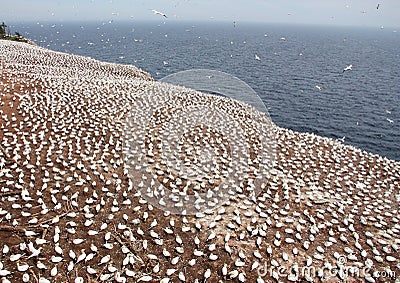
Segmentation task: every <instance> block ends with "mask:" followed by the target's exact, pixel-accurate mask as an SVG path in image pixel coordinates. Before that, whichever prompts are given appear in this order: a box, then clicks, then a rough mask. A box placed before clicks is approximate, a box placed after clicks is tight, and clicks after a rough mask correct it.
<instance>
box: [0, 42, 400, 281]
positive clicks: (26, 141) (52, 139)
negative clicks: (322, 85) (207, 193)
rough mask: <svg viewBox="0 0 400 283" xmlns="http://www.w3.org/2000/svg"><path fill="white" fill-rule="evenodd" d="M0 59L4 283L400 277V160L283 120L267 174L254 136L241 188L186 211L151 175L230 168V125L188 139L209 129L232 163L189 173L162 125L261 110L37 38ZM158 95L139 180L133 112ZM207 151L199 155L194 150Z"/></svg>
mask: <svg viewBox="0 0 400 283" xmlns="http://www.w3.org/2000/svg"><path fill="white" fill-rule="evenodd" d="M0 66H1V69H0V114H1V120H0V127H1V128H0V146H1V147H0V189H1V190H0V278H1V280H2V281H1V282H40V283H45V282H164V283H165V282H400V281H399V280H400V279H399V278H400V256H399V254H400V251H399V246H400V211H399V202H400V190H399V188H400V163H399V162H395V161H392V160H388V159H386V158H383V157H380V156H377V155H373V154H370V153H367V152H364V151H362V150H360V149H358V148H355V147H352V146H347V145H343V144H342V143H340V142H339V141H335V140H332V139H328V138H322V137H319V136H316V135H314V134H309V133H297V132H293V131H290V130H287V129H283V128H280V127H278V126H276V125H272V127H271V128H270V131H271V136H272V137H271V138H273V139H274V140H275V144H276V157H275V161H274V164H273V168H271V170H269V173H268V174H266V175H265V176H262V178H257V175H258V174H259V170H256V169H257V168H256V167H257V166H256V165H257V161H256V160H257V158H258V155H260V154H262V153H261V152H260V151H259V150H256V149H254V150H252V151H251V154H250V155H251V160H253V163H254V164H255V165H254V164H253V165H252V166H254V168H256V169H255V170H254V171H253V172H252V173H246V172H242V173H243V176H237V178H238V179H239V181H238V182H239V183H240V186H236V187H235V188H234V189H233V188H227V189H228V197H227V200H226V202H224V203H223V204H222V205H220V206H218V207H217V208H216V209H211V208H210V207H208V208H207V209H206V210H204V211H202V212H199V213H195V214H190V213H188V214H186V215H185V213H183V211H180V213H173V212H169V211H168V209H162V207H160V206H157V205H153V203H152V202H151V201H149V198H148V197H147V198H146V197H144V195H143V194H146V192H150V191H151V190H152V187H151V186H152V184H151V180H150V179H146V178H147V177H149V178H153V179H152V180H154V178H155V179H156V180H158V181H160V182H161V183H164V184H165V186H166V188H168V189H170V190H174V189H175V190H181V189H186V190H188V191H191V194H192V195H196V192H195V191H196V190H200V191H201V190H207V186H211V185H212V186H214V187H215V186H217V185H218V184H219V182H221V180H223V179H224V178H225V175H224V174H225V173H226V172H228V171H229V170H228V169H229V166H228V167H224V166H225V165H226V164H229V154H230V149H229V147H226V146H224V145H225V144H227V143H229V142H230V141H229V140H228V138H231V137H229V136H228V138H227V137H226V136H224V135H221V134H220V133H218V132H215V131H214V132H213V131H212V129H209V128H208V127H205V126H203V127H198V128H196V129H195V130H193V131H192V132H191V133H189V134H190V135H189V136H188V139H186V140H182V141H180V142H181V147H183V148H185V150H188V151H190V146H192V147H195V146H196V143H195V142H194V141H199V140H200V141H203V148H202V150H201V151H200V153H205V152H209V153H210V154H211V153H212V154H214V155H215V156H217V157H218V158H217V159H218V160H217V161H216V162H215V164H213V165H214V166H215V167H216V168H217V169H218V168H219V167H220V168H219V169H220V170H219V171H218V170H217V171H218V172H222V173H221V174H220V175H218V174H219V173H218V172H214V171H213V170H212V169H213V168H211V169H210V170H208V171H207V170H206V169H204V168H203V169H204V170H202V174H203V175H202V176H201V178H198V179H199V180H195V181H193V182H192V183H191V184H192V186H190V185H189V182H188V180H187V179H190V176H186V179H185V178H184V177H182V178H180V177H177V176H178V175H177V173H176V172H175V173H174V174H173V172H171V171H169V169H168V168H167V167H168V164H166V163H165V162H163V156H162V153H160V147H159V146H158V145H160V144H161V145H162V144H163V140H162V137H163V135H161V134H158V133H159V132H160V131H159V128H157V127H159V126H160V124H163V123H164V124H165V123H168V121H170V118H171V117H173V115H174V114H175V113H176V105H178V104H179V105H181V106H182V105H183V106H185V105H186V106H187V107H189V106H190V105H192V104H193V103H197V105H206V106H207V107H211V108H212V107H215V108H218V109H225V110H226V113H232V115H236V119H237V120H236V121H237V122H238V124H239V125H240V127H241V129H242V131H244V132H246V131H247V132H248V133H254V134H256V132H254V129H249V128H247V127H251V124H252V123H251V119H254V117H256V118H257V114H255V113H256V110H254V109H253V108H251V107H250V106H247V105H245V104H243V103H240V102H235V101H233V100H230V99H228V98H223V97H216V96H211V95H206V94H201V93H198V92H195V91H193V90H189V89H186V88H183V87H178V86H173V85H169V84H166V83H160V82H156V81H154V80H152V78H151V77H150V76H149V75H148V74H147V73H145V72H143V71H141V70H139V69H137V68H135V67H133V66H126V65H117V64H111V63H102V62H99V61H96V60H94V59H91V58H86V57H80V56H75V55H69V54H63V53H58V52H53V51H50V50H46V49H43V48H41V47H38V46H35V45H30V44H25V43H17V42H7V41H0ZM157 101H160V102H162V103H159V104H160V105H162V108H159V109H155V110H154V113H153V116H154V117H157V119H158V120H155V122H154V123H153V124H154V128H152V129H151V128H150V129H148V131H147V132H146V131H144V130H143V129H140V124H137V125H134V124H135V123H133V124H132V127H135V128H134V129H135V130H137V131H133V132H132V133H131V134H132V135H136V134H137V135H143V136H145V141H144V142H143V143H142V144H139V145H137V146H136V147H134V148H132V150H133V151H135V149H136V150H140V149H143V148H145V149H146V150H147V151H146V152H147V155H148V156H150V157H151V160H152V161H151V162H148V164H147V166H148V167H147V168H150V169H149V170H147V171H146V172H147V173H148V175H149V176H145V177H146V178H144V177H143V176H144V174H143V176H142V177H143V178H144V179H146V180H147V181H146V182H137V181H136V179H135V177H137V176H134V175H135V171H134V170H133V171H132V170H130V169H132V168H133V167H134V168H136V169H137V168H138V167H140V160H141V158H144V157H143V155H140V154H131V155H129V158H128V161H129V162H126V160H127V159H126V156H127V155H126V153H125V152H124V150H125V148H126V144H127V143H128V144H129V141H131V137H128V138H126V135H127V131H126V122H125V121H126V119H127V117H128V116H129V115H130V113H132V112H135V111H137V110H138V107H139V108H141V109H151V104H152V103H155V102H157ZM135 108H136V109H135ZM211 108H210V109H211ZM160 109H161V110H162V111H159V110H160ZM181 110H182V108H181ZM135 117H136V116H133V118H132V116H131V119H135ZM173 121H174V123H178V124H177V126H178V128H179V126H180V125H179V123H181V122H182V123H183V122H184V121H181V120H180V119H175V120H173ZM249 121H250V122H249ZM133 122H134V121H133ZM258 123H262V120H260V119H259V121H258ZM128 124H129V123H128ZM153 124H149V125H153ZM157 125H158V126H157ZM231 126H232V125H231ZM166 129H167V128H166ZM191 142H193V143H191ZM249 143H250V144H251V145H250V148H258V147H257V146H258V143H259V140H257V137H253V138H250V139H249ZM207 146H208V147H207ZM236 146H240V141H238V142H237V144H234V147H236ZM196 152H197V151H196V150H194V153H192V154H189V153H188V155H187V156H184V157H183V159H184V161H185V162H188V163H189V164H190V163H191V162H192V163H195V159H196V158H201V156H196ZM197 155H198V152H197ZM219 155H220V156H219ZM148 156H147V157H148ZM147 160H150V159H147ZM251 160H250V161H249V162H250V163H251V162H252V161H251ZM152 166H153V167H154V168H153V167H152ZM218 166H219V167H218ZM238 167H240V166H238ZM224 168H225V169H224ZM233 168H235V167H233ZM224 170H225V171H226V172H225V171H224ZM207 172H208V173H207ZM224 172H225V173H224ZM228 173H229V172H228ZM231 173H232V172H231ZM233 173H235V172H233ZM207 174H209V175H210V176H208V175H207ZM152 176H153V177H152ZM253 179H257V180H258V183H255V182H253V181H252V180H253ZM185 182H186V186H185V188H182V186H183V185H182V184H185ZM179 184H180V185H181V186H179ZM251 187H256V189H258V190H259V193H258V194H257V195H254V194H253V195H252V194H251V193H249V191H251V190H248V188H251ZM252 189H254V188H252ZM150 193H151V192H150ZM160 193H161V194H162V192H160ZM160 202H161V199H160Z"/></svg>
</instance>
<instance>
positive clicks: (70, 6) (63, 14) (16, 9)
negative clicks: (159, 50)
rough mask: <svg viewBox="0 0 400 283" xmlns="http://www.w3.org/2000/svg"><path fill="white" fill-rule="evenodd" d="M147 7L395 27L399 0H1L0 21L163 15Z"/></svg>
mask: <svg viewBox="0 0 400 283" xmlns="http://www.w3.org/2000/svg"><path fill="white" fill-rule="evenodd" d="M378 4H380V5H379V9H377V6H378ZM152 9H156V10H159V11H161V12H163V13H165V14H166V15H167V16H168V18H167V19H165V20H167V21H182V20H193V21H199V20H205V21H216V20H224V21H232V22H233V21H236V22H238V23H239V22H240V21H242V22H244V21H246V22H249V21H255V22H267V23H307V24H335V25H357V26H376V27H381V26H384V27H385V26H387V27H400V0H247V1H246V0H79V1H74V0H72V1H71V0H58V1H57V0H11V1H9V0H1V3H0V21H5V22H6V23H10V24H12V23H14V22H18V21H50V22H59V21H64V22H66V21H71V20H74V21H76V20H99V21H105V20H108V21H109V20H114V21H117V20H129V21H138V20H158V21H162V20H164V18H163V17H162V16H160V15H155V14H153V13H152V12H151V10H152Z"/></svg>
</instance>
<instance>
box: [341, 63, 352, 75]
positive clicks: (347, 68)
mask: <svg viewBox="0 0 400 283" xmlns="http://www.w3.org/2000/svg"><path fill="white" fill-rule="evenodd" d="M352 67H353V65H348V66H347V67H346V68H344V69H343V73H344V72H346V71H351V70H352V69H351V68H352Z"/></svg>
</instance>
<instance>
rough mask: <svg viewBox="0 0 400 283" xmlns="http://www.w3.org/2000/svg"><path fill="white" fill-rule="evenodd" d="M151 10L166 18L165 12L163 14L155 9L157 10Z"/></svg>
mask: <svg viewBox="0 0 400 283" xmlns="http://www.w3.org/2000/svg"><path fill="white" fill-rule="evenodd" d="M151 11H152V12H153V13H154V14H155V15H160V16H163V17H165V18H168V17H167V15H166V14H164V13H162V12H160V11H157V10H151Z"/></svg>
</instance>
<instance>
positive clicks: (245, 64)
mask: <svg viewBox="0 0 400 283" xmlns="http://www.w3.org/2000/svg"><path fill="white" fill-rule="evenodd" d="M11 29H12V30H13V31H14V32H15V31H18V32H20V33H21V34H22V35H24V36H25V37H28V38H30V39H31V40H33V41H34V42H36V43H37V44H38V45H40V46H42V47H46V48H49V49H51V50H55V51H62V52H68V53H72V54H78V55H84V56H89V57H92V58H95V59H98V60H102V61H108V62H116V63H123V64H133V65H135V66H138V67H140V68H141V69H143V70H145V71H147V72H149V73H150V74H151V75H152V76H153V77H154V78H155V79H161V78H163V77H165V76H167V75H170V74H173V73H175V72H178V71H184V70H190V69H199V68H200V69H212V70H218V71H223V72H226V73H229V74H231V75H234V76H236V77H238V78H239V79H241V80H242V81H244V82H246V83H247V84H248V85H249V86H251V87H252V88H253V89H254V90H255V91H256V92H257V94H258V95H259V96H260V97H261V99H262V100H263V102H264V103H265V105H266V106H267V109H268V112H269V115H270V117H271V119H272V121H273V122H274V123H276V124H277V125H279V126H282V127H285V128H288V129H292V130H295V131H299V132H313V133H315V134H318V135H321V136H325V137H330V138H333V139H342V140H343V143H344V144H350V145H354V146H356V147H359V148H361V149H363V150H365V151H368V152H372V153H374V154H379V155H382V156H385V157H387V158H390V159H395V160H400V79H399V77H400V48H399V46H400V31H399V32H397V31H396V30H395V29H393V28H387V27H385V28H367V27H332V26H307V25H282V24H279V25H278V24H255V23H240V22H239V23H236V25H233V23H227V22H225V23H220V22H212V21H209V22H202V23H201V22H179V23H177V22H168V21H166V22H162V21H161V22H116V21H109V22H108V21H106V22H71V23H50V22H44V23H14V24H13V26H11ZM256 55H257V57H258V58H257V59H256ZM258 59H259V60H258ZM348 65H352V70H350V71H346V72H343V71H342V70H343V69H344V68H345V67H346V66H348ZM343 137H345V138H344V139H343Z"/></svg>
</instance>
